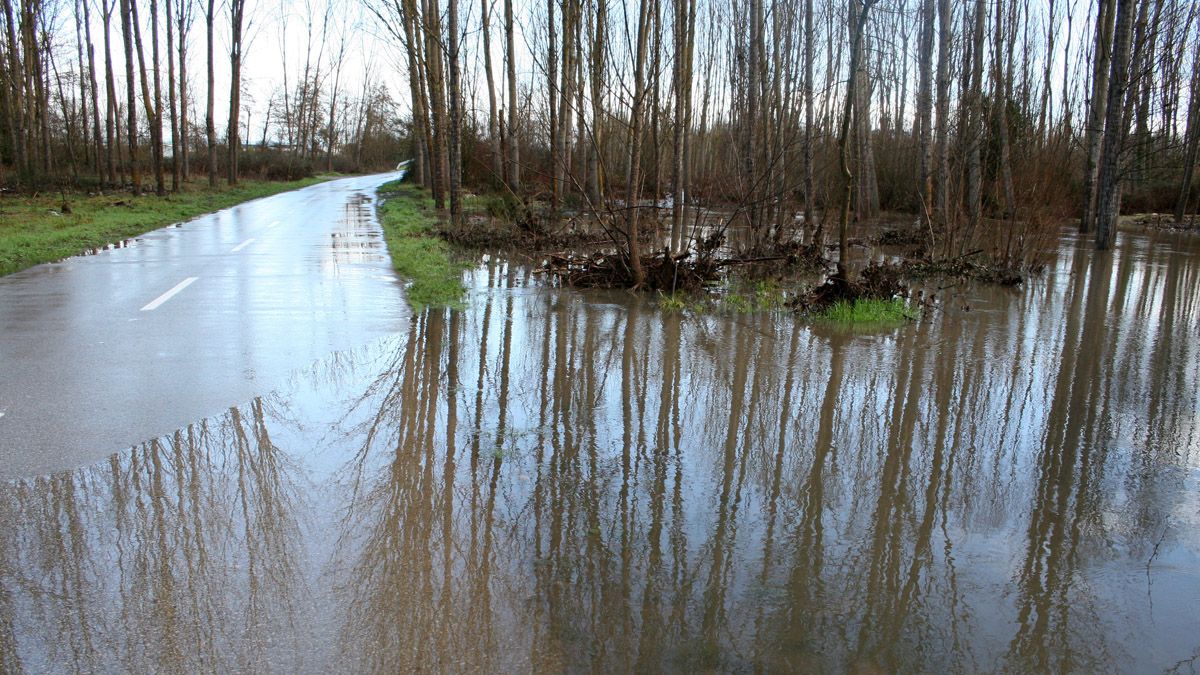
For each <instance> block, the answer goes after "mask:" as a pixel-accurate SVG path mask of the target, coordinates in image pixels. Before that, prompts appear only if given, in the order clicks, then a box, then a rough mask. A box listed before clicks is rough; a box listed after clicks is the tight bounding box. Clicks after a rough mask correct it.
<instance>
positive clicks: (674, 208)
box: [671, 0, 696, 254]
mask: <svg viewBox="0 0 1200 675" xmlns="http://www.w3.org/2000/svg"><path fill="white" fill-rule="evenodd" d="M675 4H676V9H675V83H674V87H675V130H674V131H675V134H674V148H673V155H672V172H673V184H674V185H673V190H672V200H671V201H672V204H671V251H672V252H673V253H676V254H678V253H680V252H681V251H682V250H683V223H684V220H685V219H686V211H687V165H686V164H685V163H684V158H685V155H686V145H687V143H688V138H689V135H690V134H689V132H690V130H691V129H690V127H691V111H692V54H693V47H694V44H695V40H694V39H693V34H692V30H693V27H694V25H695V15H696V1H695V0H675Z"/></svg>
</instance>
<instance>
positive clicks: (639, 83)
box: [625, 0, 656, 288]
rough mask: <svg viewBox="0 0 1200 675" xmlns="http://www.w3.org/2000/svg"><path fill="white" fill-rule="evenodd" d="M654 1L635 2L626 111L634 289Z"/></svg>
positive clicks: (638, 272)
mask: <svg viewBox="0 0 1200 675" xmlns="http://www.w3.org/2000/svg"><path fill="white" fill-rule="evenodd" d="M655 1H656V0H640V2H639V3H638V32H637V54H636V57H635V61H634V76H633V105H632V109H631V110H630V114H629V117H630V125H629V155H628V166H627V168H626V173H625V176H626V183H625V201H626V208H627V209H628V211H629V220H628V229H627V231H626V239H627V243H628V253H629V271H630V273H631V274H632V275H633V286H634V288H640V287H641V286H642V285H643V284H645V283H646V273H645V271H644V270H643V269H642V254H641V250H640V242H639V241H638V239H639V234H638V215H639V212H640V211H641V207H640V204H639V203H638V202H639V198H640V197H641V183H642V123H643V119H642V118H643V117H644V116H645V113H644V111H643V110H642V108H643V107H644V105H645V100H646V94H647V93H648V92H647V91H646V57H647V53H646V52H647V48H648V47H649V44H648V43H649V41H650V22H651V21H652V20H653V17H652V14H651V12H652V11H653V8H652V7H651V4H652V3H653V2H655Z"/></svg>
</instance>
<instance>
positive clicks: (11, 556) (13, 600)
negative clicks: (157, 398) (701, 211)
mask: <svg viewBox="0 0 1200 675" xmlns="http://www.w3.org/2000/svg"><path fill="white" fill-rule="evenodd" d="M469 275H470V276H471V287H472V288H473V289H474V290H473V292H472V295H471V298H470V309H469V310H466V311H463V312H449V311H444V312H426V313H423V314H420V315H418V316H414V317H412V318H411V319H409V320H408V326H407V330H406V331H405V332H403V333H401V334H397V335H393V336H391V337H386V338H382V339H380V340H378V341H376V342H374V343H372V344H371V345H369V346H367V347H364V348H361V349H355V350H349V351H341V352H338V353H337V354H335V355H334V356H332V357H330V358H328V359H325V360H323V361H321V362H320V363H319V364H317V365H316V366H315V367H313V368H309V369H305V370H302V371H299V372H297V373H295V374H294V375H293V376H292V377H291V379H290V381H289V382H288V383H287V384H286V385H285V386H283V387H281V388H279V389H278V390H277V391H276V392H275V393H273V394H271V395H269V396H263V397H259V398H255V399H253V400H251V401H249V402H246V403H245V404H243V405H239V406H237V407H233V408H230V409H228V410H227V411H226V412H225V413H224V414H221V415H218V416H215V417H212V418H209V419H205V420H203V421H199V422H196V423H193V424H191V425H188V426H186V427H184V428H182V429H180V430H179V431H177V432H175V433H173V434H168V435H166V436H163V437H161V438H158V439H155V440H152V441H149V442H146V443H144V444H140V445H138V446H136V447H133V448H131V449H129V450H127V451H124V452H120V453H117V454H115V455H112V456H111V457H109V458H107V459H106V460H104V461H100V462H97V463H94V464H89V465H87V466H82V467H80V468H78V469H76V470H72V471H65V472H60V473H54V474H50V475H38V476H34V475H29V476H25V477H21V478H16V479H13V480H10V481H8V482H6V483H3V484H0V523H2V525H3V527H2V528H0V671H4V672H15V671H21V670H27V671H30V672H43V671H63V670H67V671H80V672H87V671H102V672H112V671H125V670H137V671H161V672H166V671H172V672H227V671H231V670H241V671H255V672H267V671H294V672H321V671H328V670H339V671H358V672H387V673H390V672H408V671H413V670H427V671H454V672H462V671H489V672H518V671H527V670H536V671H550V672H559V671H597V672H612V671H630V670H640V671H674V672H681V671H682V672H695V671H698V672H706V671H771V672H788V671H791V672H847V671H849V672H860V673H874V672H913V671H926V672H978V671H990V672H995V671H1017V672H1028V671H1048V670H1054V671H1071V672H1111V671H1124V672H1161V671H1165V670H1169V669H1174V672H1193V671H1194V670H1195V669H1196V668H1198V667H1200V637H1198V636H1200V611H1198V610H1197V607H1200V430H1198V429H1197V422H1198V420H1200V357H1198V349H1200V347H1198V344H1197V342H1198V340H1197V337H1198V336H1200V304H1198V297H1197V296H1198V294H1197V288H1198V285H1200V242H1198V240H1197V239H1195V238H1189V237H1187V236H1184V235H1170V234H1155V235H1124V236H1123V237H1122V239H1121V242H1120V247H1119V249H1118V250H1117V251H1116V252H1115V253H1114V254H1112V255H1105V256H1095V255H1094V254H1093V253H1092V252H1091V251H1090V247H1089V246H1088V245H1087V244H1086V243H1082V242H1077V241H1075V240H1073V239H1071V238H1070V237H1068V238H1067V239H1066V240H1065V241H1064V243H1063V244H1062V246H1061V250H1060V252H1059V255H1058V256H1057V260H1056V262H1054V263H1053V264H1052V265H1051V267H1050V269H1049V271H1048V272H1047V275H1046V276H1045V277H1043V278H1041V279H1038V280H1035V281H1033V282H1031V283H1029V284H1028V287H1026V288H1023V289H1017V290H1012V289H995V288H978V287H976V288H970V287H964V288H954V289H943V290H942V291H940V292H939V293H938V297H939V299H940V301H941V308H940V309H928V310H926V311H925V312H924V315H923V317H922V318H921V319H920V320H919V321H917V322H914V323H912V324H910V325H907V326H904V327H902V328H898V329H890V330H885V331H876V332H873V333H869V334H858V335H855V334H851V333H846V332H844V331H839V330H835V329H832V328H829V327H822V326H808V325H804V324H798V323H797V322H795V321H794V320H793V319H792V318H791V317H790V316H787V315H780V314H763V315H723V316H696V315H691V314H683V313H677V312H663V311H661V310H659V309H658V308H657V307H656V306H655V305H654V304H653V302H652V301H647V300H646V299H644V298H640V297H637V296H633V295H630V294H627V293H610V294H601V293H587V294H584V293H577V292H572V291H560V290H553V289H545V288H539V287H538V285H537V284H536V283H534V281H533V280H532V279H531V278H530V276H529V273H528V272H527V271H526V270H525V269H523V268H519V267H509V266H507V265H505V264H504V263H502V262H498V261H495V260H490V261H485V262H484V263H482V264H480V265H479V266H478V267H477V268H476V269H475V270H473V271H472V272H470V273H469Z"/></svg>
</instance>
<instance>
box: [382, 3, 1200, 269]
mask: <svg viewBox="0 0 1200 675" xmlns="http://www.w3.org/2000/svg"><path fill="white" fill-rule="evenodd" d="M367 2H368V6H369V8H370V9H371V10H372V11H373V13H374V14H375V16H376V17H378V19H379V23H380V25H382V26H385V27H386V28H387V30H388V32H389V33H390V34H391V35H392V36H393V38H394V39H395V41H396V43H397V44H399V45H400V46H402V47H403V49H404V52H405V54H406V63H405V64H404V67H405V69H406V70H407V73H408V79H409V85H410V92H409V93H410V97H411V101H412V123H411V129H412V144H413V149H414V154H415V159H416V162H415V166H414V173H415V177H416V178H417V179H418V180H420V181H423V182H424V183H426V184H427V185H428V186H429V187H430V188H431V189H432V192H433V196H434V198H435V200H436V201H437V204H438V205H439V207H441V206H443V205H444V204H445V203H447V202H448V204H449V207H450V215H451V217H452V218H457V217H459V214H460V211H459V207H458V206H457V204H458V203H460V198H459V193H460V191H461V189H462V188H461V186H462V183H463V181H464V180H465V181H466V182H468V183H476V184H489V185H490V186H492V187H495V188H499V189H502V190H506V191H509V192H511V193H512V194H513V195H516V196H519V197H522V198H525V199H528V198H543V199H545V200H546V201H548V202H549V207H550V211H551V213H558V212H560V210H561V209H562V208H563V207H564V206H581V207H583V208H585V209H587V210H590V211H591V212H592V213H594V214H596V215H597V216H600V217H606V218H609V219H611V221H612V223H613V226H614V228H616V229H620V230H621V231H622V232H623V237H622V238H623V239H625V240H626V241H627V242H628V244H629V246H630V250H631V253H635V250H636V247H637V246H636V242H637V235H638V228H639V219H640V218H641V219H644V218H646V217H647V216H646V215H645V212H647V210H648V208H647V207H646V205H647V204H651V205H653V206H657V207H658V209H661V208H662V205H663V204H667V205H668V208H669V209H670V215H669V218H667V219H665V220H667V221H668V222H669V230H670V232H671V238H670V241H671V245H672V247H673V248H674V249H675V250H682V249H683V248H684V247H685V246H686V242H685V232H686V229H687V223H688V222H691V221H694V220H695V218H696V217H697V216H696V214H697V213H698V210H697V209H689V206H692V205H701V206H706V207H726V208H732V209H733V210H734V212H735V213H736V214H737V216H738V217H739V218H744V220H745V222H746V223H747V224H748V225H749V229H750V230H751V232H752V233H753V235H754V238H755V239H756V240H757V242H758V243H759V244H761V245H769V244H770V243H772V242H773V241H778V240H780V239H781V238H782V237H784V236H787V235H789V234H790V233H791V232H793V230H794V229H795V228H796V227H797V223H802V224H803V226H802V229H803V230H805V231H806V232H807V233H808V234H809V235H810V236H811V237H813V238H815V239H817V240H822V238H823V236H824V227H823V226H826V225H827V226H828V227H830V228H832V227H834V226H837V227H838V229H839V230H840V232H841V233H842V239H843V240H844V237H845V235H844V233H845V230H846V227H845V224H846V222H847V221H848V220H854V219H863V218H869V217H872V216H874V215H876V214H878V213H879V212H880V211H881V210H896V211H908V212H913V213H915V214H918V215H919V216H920V217H921V219H922V220H923V221H924V222H925V223H927V224H928V225H929V226H930V227H931V228H933V229H934V230H936V231H937V232H938V233H939V235H940V236H939V241H941V242H942V245H943V246H944V247H945V252H946V253H947V254H949V253H951V252H954V251H962V250H966V249H967V248H968V247H971V246H974V245H976V244H978V243H979V241H980V239H981V237H983V236H984V235H985V234H986V233H987V231H988V230H989V229H990V230H996V229H998V228H996V227H992V228H989V227H987V225H988V224H989V223H1008V224H1009V225H1010V226H1012V227H1016V226H1017V224H1022V225H1027V224H1029V223H1054V224H1058V223H1061V222H1063V221H1064V220H1067V219H1069V218H1080V222H1081V224H1082V227H1083V229H1084V230H1085V231H1093V230H1094V231H1095V232H1096V233H1097V244H1098V245H1099V246H1100V247H1101V248H1106V247H1108V246H1110V245H1111V243H1112V240H1113V232H1114V231H1115V222H1116V217H1117V214H1118V213H1119V211H1120V209H1121V200H1122V195H1126V197H1127V198H1129V199H1130V200H1131V201H1136V202H1137V203H1136V204H1128V205H1127V207H1128V208H1142V209H1147V210H1173V211H1174V212H1175V216H1176V219H1178V220H1182V219H1183V218H1184V215H1185V213H1186V212H1188V211H1190V210H1191V208H1192V201H1190V200H1192V199H1193V195H1194V191H1193V190H1191V188H1192V183H1193V180H1194V167H1195V164H1196V159H1197V145H1198V142H1200V119H1198V118H1200V110H1198V107H1200V86H1198V84H1200V82H1198V81H1197V78H1198V77H1200V67H1198V66H1200V39H1198V35H1200V8H1198V6H1197V5H1196V4H1195V3H1193V2H1190V1H1189V0H1043V1H1042V2H1034V3H1031V2H1009V1H1008V0H766V1H764V0H746V1H745V2H737V3H726V2H717V1H715V0H670V1H669V2H668V1H665V0H533V1H530V2H525V3H514V2H513V0H479V2H478V3H476V2H474V0H367ZM464 16H466V17H468V18H466V19H464V18H463V17H464ZM514 25H515V26H516V27H517V28H518V29H519V32H518V31H517V30H514ZM480 68H482V75H480V74H479V70H480ZM464 71H465V72H466V75H464ZM464 78H465V79H464ZM464 81H466V82H467V85H464ZM474 82H478V85H477V86H471V85H472V83H474ZM484 98H486V104H482V103H480V104H476V99H484ZM653 212H654V213H657V212H658V210H654V211H653ZM637 257H638V256H637V255H636V254H634V255H632V256H631V259H632V260H631V262H632V263H633V264H634V265H635V266H636V265H637V262H638V261H637Z"/></svg>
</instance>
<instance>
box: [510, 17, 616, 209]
mask: <svg viewBox="0 0 1200 675" xmlns="http://www.w3.org/2000/svg"><path fill="white" fill-rule="evenodd" d="M601 2H603V0H601ZM504 37H505V47H506V52H507V54H506V58H505V62H506V66H507V68H508V133H507V136H508V152H509V159H508V188H509V189H510V190H512V191H513V192H514V193H515V192H520V190H521V144H520V133H519V129H518V126H517V123H518V119H519V118H518V116H517V56H516V54H517V42H516V38H515V37H514V36H513V5H512V0H504Z"/></svg>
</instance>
